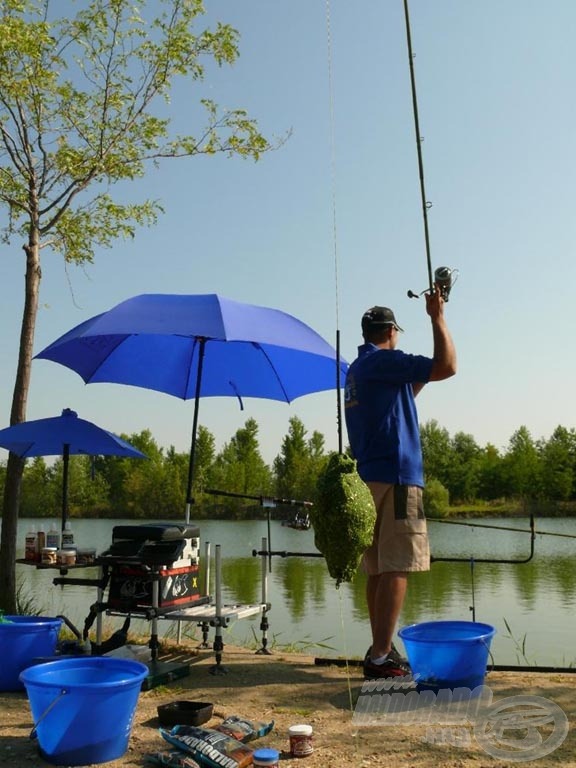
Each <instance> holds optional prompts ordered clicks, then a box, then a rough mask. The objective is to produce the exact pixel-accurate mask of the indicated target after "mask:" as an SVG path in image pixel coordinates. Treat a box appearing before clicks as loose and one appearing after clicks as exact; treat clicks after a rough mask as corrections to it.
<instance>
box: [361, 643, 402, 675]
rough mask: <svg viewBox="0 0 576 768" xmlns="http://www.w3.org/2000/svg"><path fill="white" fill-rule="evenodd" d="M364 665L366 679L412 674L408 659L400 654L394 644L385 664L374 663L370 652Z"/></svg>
mask: <svg viewBox="0 0 576 768" xmlns="http://www.w3.org/2000/svg"><path fill="white" fill-rule="evenodd" d="M363 666H364V679H365V680H376V679H378V678H383V677H405V676H406V675H411V674H412V670H411V669H410V664H409V663H408V660H407V659H405V658H404V657H403V656H400V654H399V653H398V651H397V649H396V647H395V646H394V645H392V649H391V650H390V653H389V654H388V657H387V658H386V661H385V662H384V663H383V664H374V662H373V661H372V660H371V659H370V654H369V653H368V654H367V656H366V658H365V659H364V665H363Z"/></svg>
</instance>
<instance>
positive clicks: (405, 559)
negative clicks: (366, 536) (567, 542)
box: [362, 483, 430, 576]
mask: <svg viewBox="0 0 576 768" xmlns="http://www.w3.org/2000/svg"><path fill="white" fill-rule="evenodd" d="M367 485H368V488H370V491H371V493H372V497H373V499H374V505H375V506H376V523H375V525H374V538H373V540H372V544H371V545H370V546H369V547H368V549H367V550H366V552H365V553H364V556H363V558H362V567H363V569H364V571H365V572H366V573H367V574H368V575H369V576H376V575H377V574H379V573H390V572H394V571H398V572H402V573H407V572H410V571H428V570H429V569H430V547H429V544H428V531H427V528H426V518H425V516H424V508H423V506H422V488H419V487H418V486H415V485H392V484H390V483H367Z"/></svg>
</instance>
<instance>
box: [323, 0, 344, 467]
mask: <svg viewBox="0 0 576 768" xmlns="http://www.w3.org/2000/svg"><path fill="white" fill-rule="evenodd" d="M330 20H331V14H330V0H326V43H327V59H328V105H329V127H330V187H331V191H332V241H333V248H334V293H335V304H336V428H337V430H338V453H339V454H342V450H343V446H342V382H341V371H340V357H341V356H340V287H339V280H338V273H339V269H340V267H339V263H338V228H337V224H336V222H337V218H336V140H335V136H334V125H335V120H334V87H333V79H332V31H331V24H330Z"/></svg>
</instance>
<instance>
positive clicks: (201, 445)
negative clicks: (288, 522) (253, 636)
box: [0, 416, 576, 520]
mask: <svg viewBox="0 0 576 768" xmlns="http://www.w3.org/2000/svg"><path fill="white" fill-rule="evenodd" d="M258 431H259V426H258V423H257V422H256V420H254V419H252V418H250V419H248V420H247V421H246V423H245V425H244V426H243V427H242V428H240V429H238V430H237V431H236V433H235V434H234V435H233V436H232V437H231V438H230V440H229V441H228V442H227V443H225V444H224V446H223V447H222V448H221V449H220V450H217V448H216V442H215V438H214V436H213V434H212V433H211V432H210V431H209V430H208V429H207V428H205V427H203V426H200V427H199V430H198V439H197V447H196V460H195V481H194V504H193V508H192V513H191V517H192V519H207V518H227V519H243V518H253V517H258V516H259V515H263V514H265V510H264V509H263V508H262V504H261V503H260V501H259V500H260V499H261V498H270V497H272V498H275V499H290V500H297V501H311V502H314V501H315V499H316V488H317V481H318V477H319V475H320V473H321V472H322V470H323V468H324V466H325V464H326V461H327V459H328V456H329V452H328V451H327V450H326V448H325V439H324V436H323V435H322V434H321V433H319V432H316V431H315V432H313V433H312V434H308V431H307V430H306V427H305V425H304V424H303V422H302V421H301V420H300V419H299V418H298V417H296V416H294V417H292V418H291V419H290V422H289V428H288V432H287V433H286V434H285V435H284V437H283V439H282V442H281V445H280V449H279V453H278V455H277V456H276V458H275V459H274V461H273V462H272V464H271V465H268V464H267V463H266V462H265V461H264V459H263V458H262V455H261V451H260V446H259V441H258ZM421 436H422V447H423V454H424V466H425V473H426V489H425V504H426V511H427V513H428V514H429V515H430V516H442V515H445V514H447V513H449V511H450V508H454V507H457V508H459V509H466V508H467V507H468V508H470V509H486V510H489V509H490V508H491V507H492V508H494V509H497V510H499V511H502V512H510V513H511V512H521V513H526V512H528V511H531V510H532V509H534V508H538V509H539V510H545V511H546V512H547V513H549V514H554V513H556V514H560V513H562V514H570V512H571V511H573V510H574V509H576V503H575V502H576V430H574V429H567V428H565V427H561V426H558V427H557V428H556V429H555V430H554V432H553V434H552V435H551V436H550V438H549V439H547V440H545V439H540V440H534V439H533V438H532V436H531V434H530V432H529V430H528V429H527V428H526V427H525V426H522V427H520V428H519V429H518V430H517V431H516V432H515V433H514V434H513V435H512V437H511V438H510V441H509V443H508V446H507V448H506V449H505V450H503V451H499V450H498V449H497V448H496V447H495V446H494V445H491V444H488V445H486V446H484V447H481V446H479V445H478V444H477V443H476V441H475V439H474V438H473V436H472V435H469V434H465V433H464V432H458V433H456V434H455V435H454V436H451V435H450V434H449V432H448V431H447V430H446V429H444V428H443V427H441V426H440V425H439V424H438V422H436V421H429V422H426V423H425V424H423V425H422V426H421ZM122 437H124V439H126V440H129V441H130V442H131V443H132V444H133V445H135V446H136V447H138V448H139V449H140V450H141V451H142V452H143V453H145V454H146V456H147V457H148V458H147V459H145V460H135V459H122V458H116V457H104V456H97V457H88V456H72V457H70V467H69V484H68V505H69V515H70V517H71V518H74V517H82V518H90V517H106V518H136V519H148V520H153V519H154V520H159V519H167V520H170V519H175V520H176V519H182V518H183V515H184V508H185V495H186V481H187V473H188V460H189V456H188V453H187V452H183V453H179V452H177V451H176V450H175V449H174V447H172V446H171V447H170V448H168V449H167V450H166V449H164V448H162V447H160V446H158V444H157V442H156V440H155V439H154V437H153V435H152V434H151V432H150V431H149V430H143V431H142V432H140V433H139V434H132V435H122ZM5 474H6V465H5V462H3V463H2V464H1V465H0V491H1V489H2V487H3V485H4V480H5ZM217 491H223V492H224V493H223V494H219V493H216V492H217ZM226 494H234V495H231V496H227V495H226ZM242 497H253V498H242ZM61 509H62V460H61V459H56V460H45V459H44V458H42V457H40V458H35V459H29V460H27V462H26V467H25V470H24V477H23V485H22V496H21V504H20V517H43V518H52V519H54V518H59V517H60V514H61ZM295 509H296V508H295V507H292V506H288V505H285V506H282V505H280V504H279V505H277V507H276V508H274V509H273V510H272V513H273V515H274V516H276V517H288V516H290V515H291V514H292V513H293V512H294V511H295Z"/></svg>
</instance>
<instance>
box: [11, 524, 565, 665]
mask: <svg viewBox="0 0 576 768" xmlns="http://www.w3.org/2000/svg"><path fill="white" fill-rule="evenodd" d="M38 522H39V521H37V520H33V521H30V520H21V521H20V522H19V539H18V541H19V545H20V546H19V551H18V557H22V556H23V548H24V538H25V533H26V531H27V530H28V528H29V527H30V524H31V523H32V524H33V525H36V524H37V523H38ZM41 522H43V523H44V525H45V528H46V521H45V520H44V521H41ZM72 522H73V528H74V534H75V538H76V543H77V545H78V546H81V547H82V546H91V547H96V548H97V551H98V552H101V551H103V550H104V549H106V548H107V547H109V546H110V544H111V541H112V528H113V526H114V525H118V524H121V523H128V524H134V521H122V520H73V521H72ZM146 522H152V521H146ZM470 522H472V521H470ZM473 522H474V523H483V524H486V525H490V526H501V527H514V528H517V529H523V530H524V531H527V530H528V529H529V523H528V520H527V519H514V520H499V521H498V520H497V521H494V520H474V521H473ZM198 527H199V529H200V541H201V553H202V554H203V553H204V546H205V543H206V542H210V545H211V552H212V561H213V556H214V551H215V545H217V544H218V545H220V548H221V554H222V582H223V590H224V601H225V602H230V603H249V604H252V603H259V602H260V600H261V558H259V557H254V556H253V555H252V551H253V550H254V549H256V550H259V549H260V548H261V543H262V537H265V536H267V523H266V520H265V519H262V520H252V521H238V522H236V521H216V520H209V521H201V522H200V523H199V524H198ZM536 530H537V531H540V530H541V531H547V532H551V533H555V534H563V536H557V535H556V536H550V535H541V534H537V536H536V542H535V552H534V557H533V558H532V559H531V560H530V562H528V563H522V564H507V565H503V564H493V563H480V562H476V559H481V558H488V559H513V560H521V559H524V558H526V557H528V556H529V553H530V535H529V534H528V533H525V532H511V531H506V530H493V529H491V528H472V527H465V526H460V525H446V524H441V523H434V522H431V523H430V540H431V547H432V552H433V555H434V557H437V558H441V557H462V558H466V559H467V562H458V563H453V562H435V563H433V564H432V567H431V570H430V572H429V573H424V574H414V575H413V576H412V577H411V579H410V583H409V589H408V595H407V598H406V602H405V605H404V609H403V613H402V616H401V620H400V626H402V625H406V624H412V623H418V622H422V621H434V620H443V619H451V620H452V619H454V620H470V619H472V611H471V607H472V605H474V608H475V617H476V620H477V621H482V622H486V623H488V624H491V625H493V626H494V627H496V630H497V634H496V637H495V638H494V641H493V643H492V652H493V657H494V663H496V664H502V665H516V664H521V665H524V664H535V665H558V666H570V665H571V666H576V651H575V650H574V633H575V630H576V612H575V610H574V608H575V606H576V591H575V589H576V568H575V567H574V550H575V545H576V538H570V537H576V519H573V518H563V519H558V518H554V519H541V520H538V521H537V523H536ZM342 546H345V542H342ZM271 549H272V550H274V551H288V552H294V553H303V554H302V555H298V556H291V557H273V558H272V570H271V573H269V575H268V600H269V602H270V603H271V605H272V608H271V610H270V612H269V614H268V618H269V624H270V628H269V631H268V638H269V647H270V648H271V649H272V650H274V648H276V649H277V650H280V649H281V648H282V647H295V648H299V649H301V650H304V651H305V652H307V653H311V654H313V655H315V656H347V657H353V656H360V657H361V656H363V655H364V653H365V651H366V648H367V646H368V645H369V644H370V634H369V621H368V613H367V610H366V604H365V599H364V590H365V580H364V577H363V576H362V575H361V574H359V575H358V576H357V577H356V579H355V581H354V582H352V583H350V584H343V585H341V587H340V588H339V589H336V588H335V585H334V581H333V580H332V579H331V578H330V576H329V574H328V570H327V568H326V564H325V562H324V559H323V558H318V557H316V558H314V557H306V556H305V554H306V553H315V552H317V550H316V548H315V546H314V532H313V530H309V531H296V530H293V529H291V528H288V527H283V526H282V525H281V524H280V523H279V522H276V521H273V522H272V523H271ZM470 558H474V564H473V565H472V564H471V562H470ZM201 572H202V565H201ZM213 573H214V567H213V563H212V574H213ZM55 575H57V572H54V571H49V570H41V569H36V568H34V567H31V566H27V565H20V564H18V565H17V578H18V580H19V581H22V582H23V584H24V591H25V592H26V593H29V594H33V595H34V596H35V598H36V602H37V605H38V608H39V609H41V610H42V612H43V613H44V615H55V614H58V613H63V614H64V615H66V616H67V617H68V618H69V619H70V620H71V621H72V622H74V624H75V625H76V626H78V627H79V629H81V628H82V626H83V623H84V619H85V618H86V616H87V615H88V612H89V607H90V605H91V604H92V603H93V602H95V600H96V590H95V588H93V587H79V586H66V587H55V586H53V584H52V579H53V578H54V576H55ZM70 575H73V576H78V577H80V576H85V577H94V570H93V569H86V570H84V569H77V570H75V571H74V572H73V573H72V572H70ZM211 593H212V592H211ZM120 622H121V619H118V618H117V617H107V618H106V619H105V627H106V629H108V628H110V629H112V628H114V627H115V626H117V625H118V624H119V623H120ZM506 623H507V624H508V626H509V627H510V629H511V634H510V633H509V631H508V629H507V627H506ZM259 624H260V616H256V617H254V618H251V619H243V620H241V621H238V622H236V623H235V624H234V625H232V626H230V627H229V628H228V629H227V630H226V631H225V633H224V643H225V644H226V643H231V644H232V643H233V644H249V645H250V646H253V647H254V648H256V647H259V645H260V630H259ZM184 626H185V632H186V634H187V635H189V636H192V637H198V638H199V637H200V634H199V629H198V628H197V627H196V625H195V624H194V623H193V622H191V623H189V624H185V625H184ZM132 628H133V629H134V630H135V631H140V630H141V631H142V632H143V633H146V634H147V633H148V631H149V628H148V627H147V622H146V621H145V620H138V621H134V622H133V624H132ZM174 628H175V625H174V624H173V623H172V622H168V621H162V622H160V630H161V631H163V632H166V631H168V630H170V631H174ZM106 634H107V633H106ZM209 639H210V642H212V639H213V630H211V632H210V638H209ZM522 646H523V650H522Z"/></svg>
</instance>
